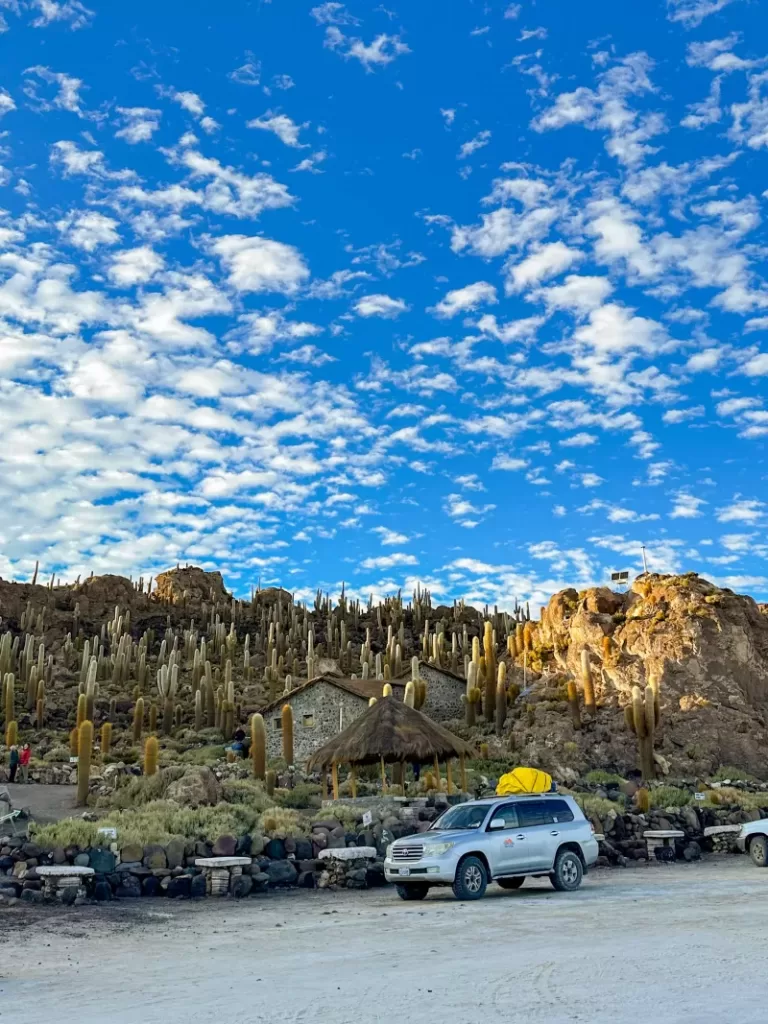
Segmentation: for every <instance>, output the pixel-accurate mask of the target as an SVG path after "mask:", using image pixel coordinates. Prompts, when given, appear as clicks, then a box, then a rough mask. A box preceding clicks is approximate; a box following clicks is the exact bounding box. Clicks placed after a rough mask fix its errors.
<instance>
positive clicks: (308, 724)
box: [261, 675, 405, 765]
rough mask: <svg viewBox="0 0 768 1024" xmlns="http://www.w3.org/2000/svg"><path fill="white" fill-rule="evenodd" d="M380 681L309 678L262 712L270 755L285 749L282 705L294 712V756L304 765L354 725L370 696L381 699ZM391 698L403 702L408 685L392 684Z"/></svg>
mask: <svg viewBox="0 0 768 1024" xmlns="http://www.w3.org/2000/svg"><path fill="white" fill-rule="evenodd" d="M383 686H384V681H383V680H381V679H342V678H338V677H336V676H331V675H323V676H317V677H316V678H315V679H310V680H309V681H308V682H306V683H303V684H302V685H301V686H298V687H297V688H296V689H295V690H292V691H291V692H290V693H288V694H283V695H282V696H281V697H278V699H277V700H273V701H272V702H271V703H270V704H267V706H266V707H264V708H262V709H261V714H262V715H263V716H264V724H265V725H266V728H267V756H268V757H280V756H281V754H282V750H283V746H282V743H283V738H282V737H283V731H282V730H283V723H282V710H283V705H285V704H289V705H290V706H291V709H292V711H293V756H294V760H295V761H296V763H297V764H299V765H301V764H303V763H304V761H306V759H307V758H308V757H309V755H310V754H313V753H314V752H315V750H317V749H318V747H321V746H322V745H323V744H324V743H327V742H328V740H330V739H333V737H334V736H336V735H337V734H338V733H340V732H341V730H342V729H346V727H347V726H348V725H349V724H350V723H351V722H353V721H354V720H355V719H356V718H357V717H358V716H359V715H361V714H362V713H363V712H364V711H365V709H366V708H367V707H368V701H369V700H370V699H371V697H377V698H380V697H381V692H382V688H383ZM391 686H392V695H393V697H394V698H395V699H396V700H402V699H403V695H404V693H405V682H404V681H403V680H398V679H394V680H392V682H391Z"/></svg>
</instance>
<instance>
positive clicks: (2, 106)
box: [0, 89, 16, 117]
mask: <svg viewBox="0 0 768 1024" xmlns="http://www.w3.org/2000/svg"><path fill="white" fill-rule="evenodd" d="M15 109H16V104H15V103H14V101H13V97H12V96H11V94H10V93H9V92H7V91H6V90H5V89H0V117H5V115H6V114H8V113H10V111H12V110H15Z"/></svg>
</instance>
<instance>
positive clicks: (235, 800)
mask: <svg viewBox="0 0 768 1024" xmlns="http://www.w3.org/2000/svg"><path fill="white" fill-rule="evenodd" d="M221 793H222V799H223V800H224V801H225V802H226V803H230V804H244V805H245V806H246V807H250V808H251V809H252V810H254V811H255V812H256V813H258V814H261V813H263V812H264V811H266V810H267V808H268V807H273V806H274V803H275V802H274V800H272V799H270V797H269V796H268V795H267V793H266V791H265V789H264V784H263V783H260V782H256V780H255V779H225V780H224V782H222V784H221Z"/></svg>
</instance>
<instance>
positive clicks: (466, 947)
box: [0, 858, 768, 1024]
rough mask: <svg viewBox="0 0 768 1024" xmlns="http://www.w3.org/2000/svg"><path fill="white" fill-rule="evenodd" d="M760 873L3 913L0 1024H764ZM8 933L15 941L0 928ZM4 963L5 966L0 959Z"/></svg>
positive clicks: (763, 874)
mask: <svg viewBox="0 0 768 1024" xmlns="http://www.w3.org/2000/svg"><path fill="white" fill-rule="evenodd" d="M767 917H768V871H760V870H758V869H757V868H755V867H753V866H752V864H751V863H750V862H749V861H747V859H746V858H723V859H718V860H715V859H714V858H713V859H710V860H709V861H708V862H707V863H705V864H702V865H695V866H693V865H675V866H665V865H655V864H654V865H651V866H650V867H641V868H637V869H634V870H628V871H611V872H609V871H602V872H595V873H594V874H593V875H591V876H590V878H589V879H588V880H587V882H585V885H584V887H583V888H582V889H581V890H580V891H579V892H578V893H575V894H560V893H558V894H556V893H554V891H553V890H552V889H551V888H550V887H549V885H548V884H547V883H544V882H540V881H535V882H530V881H529V882H526V884H525V886H524V887H523V888H522V889H520V890H519V891H517V892H502V891H500V890H497V889H496V888H495V887H493V888H492V889H491V890H489V893H488V895H487V896H486V898H485V900H483V901H482V902H481V903H475V904H462V903H457V902H456V901H454V900H453V899H452V897H451V896H450V895H449V894H448V893H447V892H442V891H438V892H437V893H433V894H432V895H430V897H429V899H427V901H426V902H424V903H422V904H405V903H402V902H401V901H400V900H398V899H397V897H396V896H395V894H394V892H393V891H392V890H390V889H385V890H379V891H377V892H371V893H363V894H352V893H337V894H326V893H322V892H318V893H306V892H301V893H300V892H292V893H286V894H285V895H272V896H267V897H264V898H259V899H253V900H248V901H245V902H243V903H239V904H233V903H228V902H222V903H221V904H216V903H214V901H212V900H208V901H206V902H204V903H200V904H189V903H187V904H174V903H171V902H170V901H167V902H161V901H153V902H152V903H151V904H149V903H144V902H143V901H142V902H138V901H137V902H135V903H128V902H124V903H121V904H120V905H119V906H114V907H112V908H110V909H109V910H108V911H107V912H104V911H103V910H100V909H95V908H94V909H89V908H83V910H82V911H80V912H77V911H71V910H63V909H59V910H54V911H46V910H44V909H43V910H39V911H38V910H36V909H35V910H34V912H33V911H32V910H31V909H30V910H25V911H17V910H16V909H14V910H11V911H6V912H5V914H4V915H2V916H0V946H2V944H3V942H5V944H6V945H5V948H0V1020H2V1021H5V1020H8V1021H16V1020H20V1019H29V1016H28V1015H29V1010H30V1007H32V1006H34V1018H35V1019H36V1020H48V1019H52V1020H56V1021H57V1024H70V1022H78V1024H83V1022H90V1021H91V1020H96V1019H103V1020H109V1021H110V1024H136V1021H141V1022H142V1024H161V1022H162V1024H181V1022H184V1024H209V1022H216V1024H221V1022H222V1021H230V1020H238V1021H249V1022H265V1024H266V1022H269V1024H297V1022H304V1021H306V1022H312V1024H326V1022H328V1024H330V1022H333V1024H373V1022H385V1021H386V1022H388V1024H390V1022H392V1021H409V1022H410V1021H414V1022H422V1021H430V1022H431V1021H434V1020H441V1021H442V1020H445V1021H448V1022H451V1024H497V1022H499V1024H501V1022H504V1024H509V1022H518V1021H522V1022H524V1024H574V1022H576V1024H579V1022H580V1024H608V1022H611V1024H624V1022H633V1024H634V1022H636V1021H638V1020H646V1019H648V1020H657V1019H658V1020H663V1021H664V1022H665V1024H722V1022H723V1021H729V1022H731V1021H734V1022H735V1021H749V1020H756V1021H757V1020H763V1019H764V1018H765V1006H766V1002H767V1001H768V951H766V944H765V943H764V942H763V940H762V936H763V935H764V933H765V928H766V925H765V922H766V918H767ZM14 925H17V926H20V928H16V927H14ZM8 947H12V949H13V953H12V955H11V956H6V955H5V953H6V952H7V951H8Z"/></svg>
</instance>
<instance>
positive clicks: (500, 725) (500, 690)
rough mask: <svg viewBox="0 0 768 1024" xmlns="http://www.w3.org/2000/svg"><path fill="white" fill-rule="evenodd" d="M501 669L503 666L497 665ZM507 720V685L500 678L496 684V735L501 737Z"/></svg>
mask: <svg viewBox="0 0 768 1024" xmlns="http://www.w3.org/2000/svg"><path fill="white" fill-rule="evenodd" d="M499 668H503V665H499ZM506 720H507V684H506V682H505V680H504V679H503V678H500V679H499V681H498V683H497V684H496V735H497V736H501V735H502V733H503V732H504V723H505V722H506Z"/></svg>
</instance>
